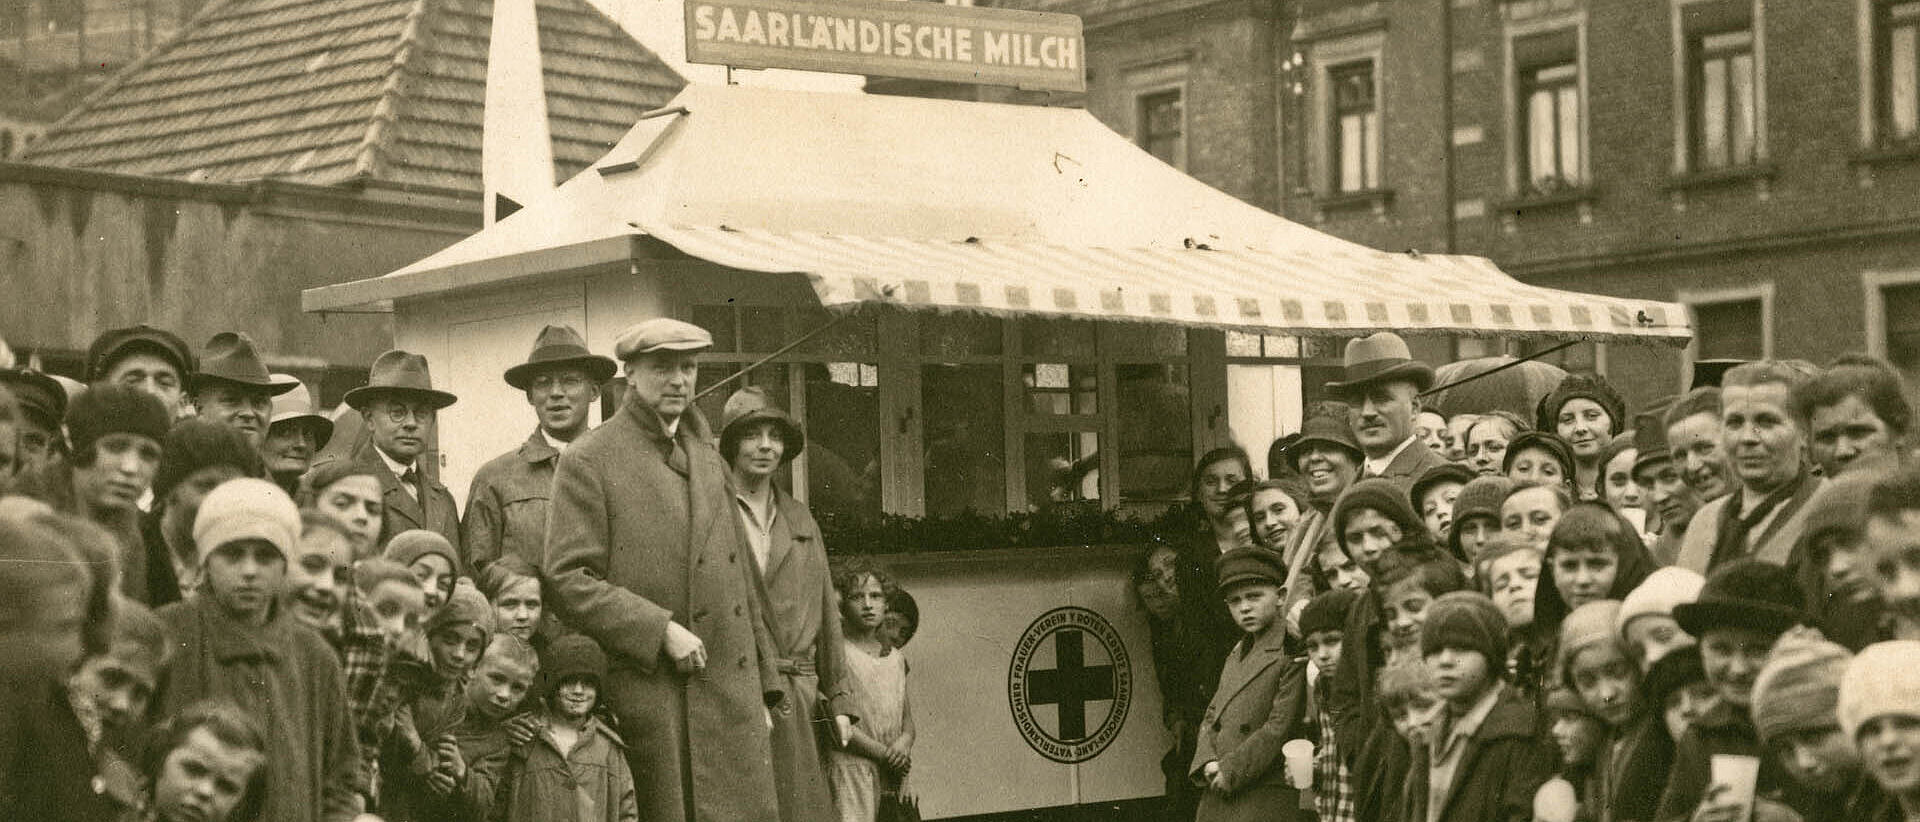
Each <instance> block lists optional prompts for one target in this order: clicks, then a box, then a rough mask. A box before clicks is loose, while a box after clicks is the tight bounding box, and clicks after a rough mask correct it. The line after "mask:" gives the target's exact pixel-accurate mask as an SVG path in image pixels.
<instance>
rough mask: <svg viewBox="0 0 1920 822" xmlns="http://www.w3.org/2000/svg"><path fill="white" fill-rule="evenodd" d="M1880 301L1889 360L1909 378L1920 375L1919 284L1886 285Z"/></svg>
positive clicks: (1881, 292)
mask: <svg viewBox="0 0 1920 822" xmlns="http://www.w3.org/2000/svg"><path fill="white" fill-rule="evenodd" d="M1880 300H1881V314H1882V316H1884V317H1885V318H1886V320H1885V322H1886V329H1887V332H1886V335H1887V336H1886V346H1887V347H1886V357H1887V361H1888V362H1891V363H1893V364H1894V366H1895V367H1896V368H1899V369H1900V371H1901V373H1903V374H1906V375H1907V376H1908V377H1909V378H1911V377H1913V376H1916V375H1920V284H1915V285H1897V286H1887V287H1885V288H1882V289H1881V290H1880Z"/></svg>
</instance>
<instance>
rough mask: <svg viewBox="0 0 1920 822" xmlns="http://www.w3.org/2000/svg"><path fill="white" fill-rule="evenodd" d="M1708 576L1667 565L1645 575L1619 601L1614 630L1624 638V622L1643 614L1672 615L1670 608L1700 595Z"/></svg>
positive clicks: (1625, 627) (1625, 630) (1625, 623)
mask: <svg viewBox="0 0 1920 822" xmlns="http://www.w3.org/2000/svg"><path fill="white" fill-rule="evenodd" d="M1706 584H1707V578H1706V577H1703V576H1701V575H1699V574H1698V573H1695V572H1693V571H1689V570H1687V569H1685V568H1679V567H1673V566H1669V567H1666V568H1661V569H1660V570H1657V571H1654V572H1653V573H1651V574H1648V575H1647V578H1646V579H1644V580H1642V581H1641V582H1640V587H1638V588H1635V589H1633V590H1632V591H1629V592H1627V598H1626V599H1623V600H1620V615H1619V616H1618V617H1616V618H1615V619H1614V623H1613V630H1614V633H1616V634H1619V635H1620V639H1621V641H1623V642H1624V641H1626V638H1627V624H1628V623H1631V622H1633V621H1634V620H1636V619H1639V618H1640V617H1643V616H1654V615H1660V616H1673V607H1674V606H1676V605H1679V604H1681V603H1683V602H1692V601H1694V600H1696V599H1699V598H1700V589H1701V588H1702V587H1704V586H1706Z"/></svg>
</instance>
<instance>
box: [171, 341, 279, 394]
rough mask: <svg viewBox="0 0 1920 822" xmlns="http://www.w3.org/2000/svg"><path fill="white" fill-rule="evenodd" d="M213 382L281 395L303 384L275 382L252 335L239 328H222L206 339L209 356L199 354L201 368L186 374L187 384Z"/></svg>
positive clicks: (193, 386) (195, 387) (198, 385)
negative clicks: (261, 357)
mask: <svg viewBox="0 0 1920 822" xmlns="http://www.w3.org/2000/svg"><path fill="white" fill-rule="evenodd" d="M212 383H225V384H228V385H237V386H240V387H241V388H250V389H254V390H257V391H265V392H267V393H268V394H270V395H273V396H279V395H281V394H285V393H287V392H288V391H292V390H293V389H294V387H295V386H298V385H299V384H300V381H299V380H294V381H293V382H276V381H274V379H273V375H272V374H269V373H267V366H266V364H264V363H262V362H261V361H260V354H259V352H256V351H255V350H254V348H253V339H252V338H250V337H248V336H247V335H245V334H242V333H239V332H237V331H222V332H220V333H218V334H215V335H213V339H211V340H208V341H207V353H206V356H204V357H201V358H200V370H199V371H196V372H194V373H193V374H192V375H191V376H189V377H187V387H188V389H189V390H191V391H199V390H200V389H202V388H204V387H206V386H207V385H209V384H212Z"/></svg>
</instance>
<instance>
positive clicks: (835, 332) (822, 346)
mask: <svg viewBox="0 0 1920 822" xmlns="http://www.w3.org/2000/svg"><path fill="white" fill-rule="evenodd" d="M878 313H879V310H878V309H870V308H869V309H851V310H848V311H846V312H829V311H827V310H826V309H824V308H810V309H804V310H802V311H800V316H799V322H798V324H797V325H796V326H795V329H794V334H795V336H796V338H797V337H799V336H804V335H806V334H807V333H809V332H811V331H813V330H815V329H817V328H820V327H821V326H824V325H826V324H828V323H834V324H833V327H832V328H828V329H827V330H825V331H822V332H820V335H819V336H817V337H814V338H812V339H810V340H807V341H806V343H804V344H802V345H801V346H800V347H799V348H797V349H794V350H795V352H796V353H805V354H812V355H815V356H822V357H833V358H836V359H842V360H865V359H871V358H872V357H873V355H874V354H875V349H874V342H873V339H874V319H875V317H876V316H877V315H878ZM836 317H843V318H844V319H841V320H840V321H839V322H837V323H835V322H834V318H836Z"/></svg>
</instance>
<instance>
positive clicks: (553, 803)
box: [499, 634, 640, 822]
mask: <svg viewBox="0 0 1920 822" xmlns="http://www.w3.org/2000/svg"><path fill="white" fill-rule="evenodd" d="M542 678H543V679H544V680H545V681H546V682H547V683H548V684H549V686H550V687H549V688H548V689H547V697H546V699H545V700H544V701H545V705H544V706H543V710H542V711H541V713H540V719H541V723H542V725H543V726H544V730H543V731H541V733H539V734H538V735H536V736H535V737H534V739H533V741H531V742H528V743H527V744H525V745H521V746H518V747H516V748H514V749H513V753H512V755H511V757H510V758H509V760H508V764H507V778H506V784H505V786H504V787H503V794H502V796H501V798H500V800H499V801H500V804H501V805H502V806H503V808H504V810H505V812H506V814H505V815H506V818H507V819H511V820H514V822H635V820H638V819H639V818H640V811H639V806H638V804H637V802H636V800H635V798H634V783H633V774H632V773H631V772H630V771H629V770H628V769H627V761H626V758H625V756H624V749H625V748H626V743H625V742H623V741H621V739H620V736H619V735H618V734H616V733H614V732H613V730H612V729H610V728H608V727H607V726H606V725H605V724H604V723H602V722H601V721H600V720H599V719H598V718H597V717H595V716H594V715H593V709H594V706H596V705H598V704H600V685H601V683H602V682H605V681H606V678H607V657H606V654H604V653H601V651H600V646H598V645H596V644H594V642H593V640H591V639H588V638H586V637H585V636H581V635H579V634H573V635H571V636H566V637H561V638H560V639H558V640H555V641H554V643H553V645H552V646H551V647H550V648H548V649H547V660H546V670H545V671H544V672H543V677H542Z"/></svg>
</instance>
